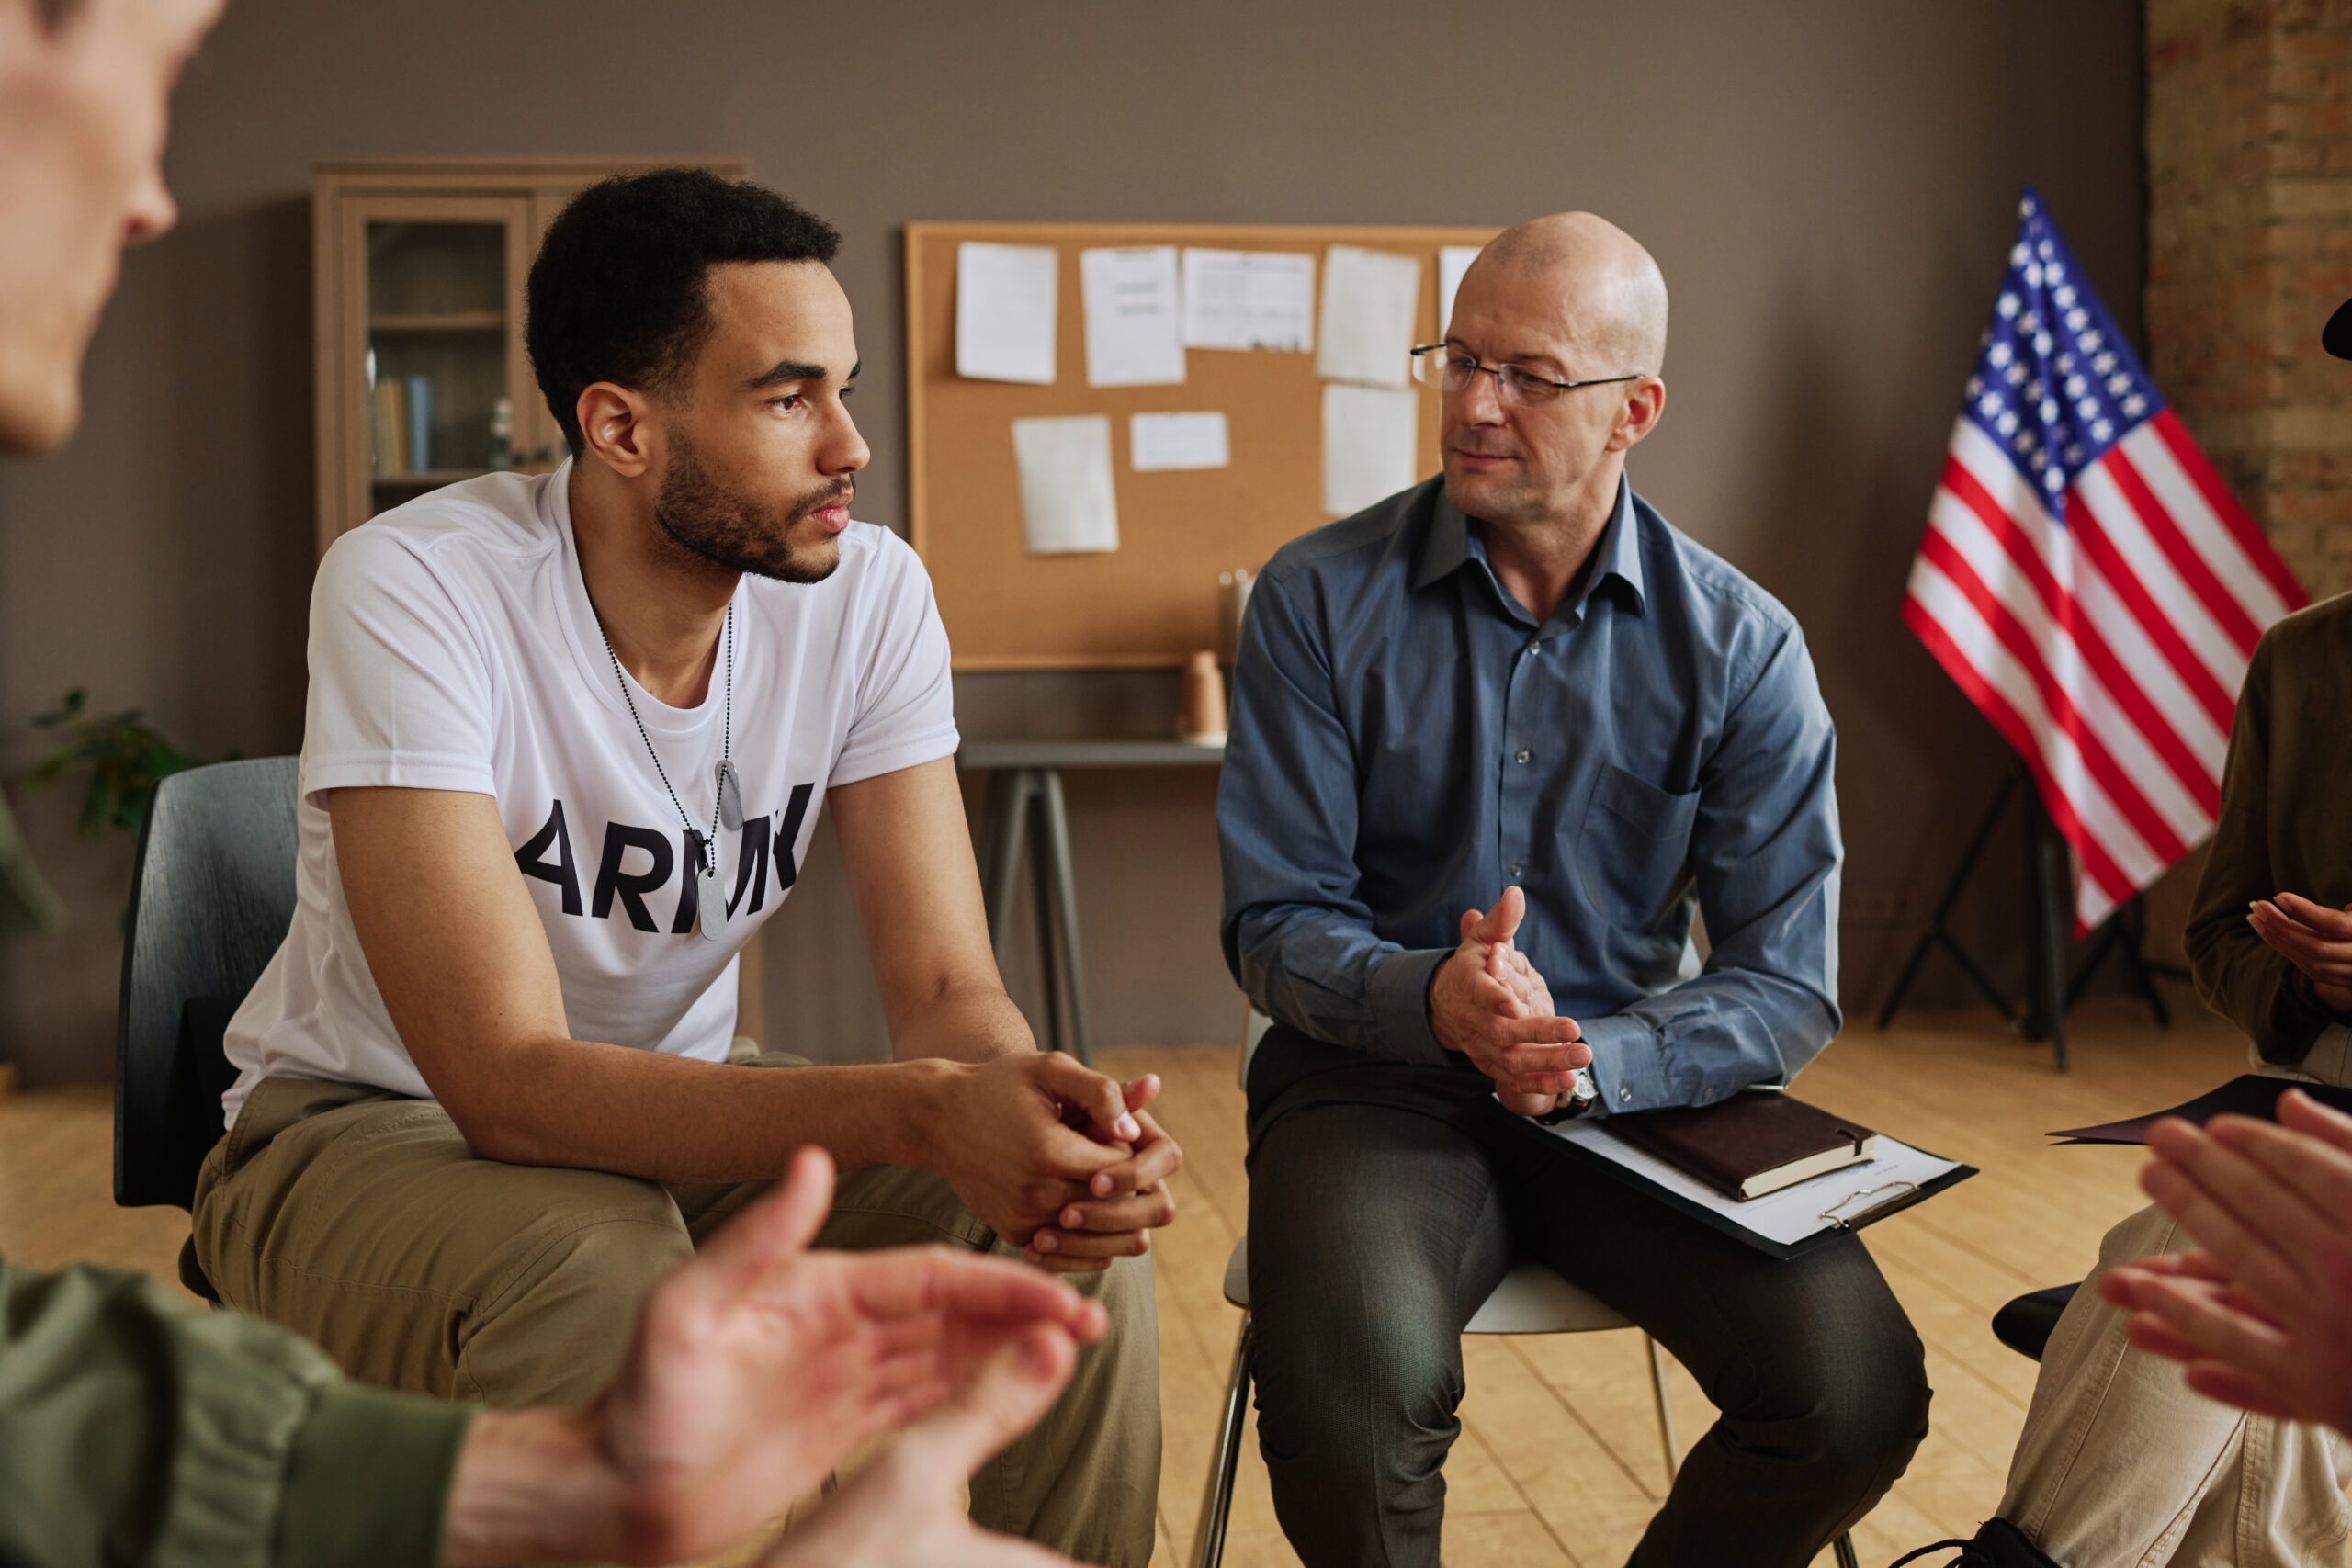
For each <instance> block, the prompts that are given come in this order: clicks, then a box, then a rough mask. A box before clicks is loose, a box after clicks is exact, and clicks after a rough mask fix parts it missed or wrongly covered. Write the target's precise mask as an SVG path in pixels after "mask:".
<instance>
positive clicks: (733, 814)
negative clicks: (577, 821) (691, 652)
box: [588, 599, 743, 942]
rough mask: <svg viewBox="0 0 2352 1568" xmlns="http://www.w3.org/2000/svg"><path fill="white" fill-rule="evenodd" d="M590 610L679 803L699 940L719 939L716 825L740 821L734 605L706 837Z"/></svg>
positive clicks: (735, 827)
mask: <svg viewBox="0 0 2352 1568" xmlns="http://www.w3.org/2000/svg"><path fill="white" fill-rule="evenodd" d="M588 609H589V611H590V613H591V614H593V615H594V616H595V617H596V635H597V636H598V637H603V638H604V639H605V658H607V659H609V660H612V661H613V678H614V679H615V680H616V681H617V682H620V688H621V701H622V702H624V703H626V704H628V716H629V717H630V719H632V720H633V721H635V723H636V725H637V738H638V739H639V740H642V741H644V742H645V754H646V755H647V756H649V757H650V758H652V759H653V772H654V773H655V774H657V775H658V776H659V777H660V778H661V780H662V788H663V789H665V790H667V791H669V794H670V804H671V805H673V806H674V807H677V808H678V819H679V820H680V821H682V822H684V824H685V825H686V851H687V852H688V853H689V854H691V855H692V856H693V857H694V869H693V871H692V872H691V875H692V876H693V877H694V879H695V923H696V924H698V925H699V926H700V927H701V928H702V934H703V940H704V941H706V942H717V941H718V940H719V939H720V938H721V937H724V936H725V935H726V934H727V892H726V889H725V888H723V887H721V886H719V881H718V829H719V825H720V824H721V823H724V824H725V825H726V826H727V827H728V829H729V830H731V831H741V829H742V826H743V789H742V784H741V781H740V780H738V779H737V777H736V775H735V757H734V752H735V606H734V605H733V604H729V605H728V606H727V684H726V688H725V690H726V696H725V699H724V717H723V720H722V722H721V724H720V727H719V731H718V769H717V771H716V776H715V778H714V779H713V781H712V782H713V784H714V788H713V791H712V793H713V794H714V795H716V796H717V798H716V799H715V800H713V801H712V803H711V807H710V836H709V837H708V838H705V837H704V836H703V831H702V829H700V828H697V827H695V819H694V818H692V817H689V816H687V815H686V807H685V803H684V801H681V800H680V799H679V798H678V791H677V789H676V787H675V786H674V785H673V784H671V783H670V774H669V772H668V770H666V769H665V768H663V767H662V754H661V753H660V752H659V751H656V750H654V749H653V737H652V736H650V735H649V734H647V733H646V729H645V720H644V719H643V718H642V717H641V716H639V714H638V711H637V699H636V698H635V697H632V696H630V695H629V694H628V671H625V670H623V669H622V668H621V656H620V655H619V654H617V653H615V652H614V651H613V634H612V633H610V632H608V631H606V630H605V613H604V612H603V611H602V610H599V609H597V608H596V602H595V601H594V600H593V599H592V600H590V601H589V602H588Z"/></svg>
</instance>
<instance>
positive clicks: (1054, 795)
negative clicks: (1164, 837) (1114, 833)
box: [1037, 768, 1094, 1067]
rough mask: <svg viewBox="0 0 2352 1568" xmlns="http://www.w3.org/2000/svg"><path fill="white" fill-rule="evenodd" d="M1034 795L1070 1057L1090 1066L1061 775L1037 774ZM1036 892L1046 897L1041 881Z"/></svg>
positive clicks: (1075, 888)
mask: <svg viewBox="0 0 2352 1568" xmlns="http://www.w3.org/2000/svg"><path fill="white" fill-rule="evenodd" d="M1037 783H1038V794H1039V797H1040V799H1041V800H1042V801H1043V803H1044V807H1045V817H1046V822H1045V840H1046V862H1047V866H1048V869H1049V870H1050V872H1051V874H1052V875H1053V889H1052V897H1053V902H1054V907H1055V908H1054V913H1055V924H1056V925H1057V926H1058V927H1059V928H1060V931H1061V944H1062V945H1061V969H1062V981H1063V983H1064V984H1065V985H1066V986H1068V987H1069V1042H1070V1055H1074V1056H1076V1057H1077V1058H1078V1059H1079V1062H1080V1065H1082V1066H1089V1067H1091V1066H1093V1065H1094V1033H1093V1029H1092V1026H1091V1023H1090V1022H1089V1021H1088V1018H1087V1008H1086V959H1085V957H1084V955H1083V954H1082V953H1080V949H1079V941H1078V874H1077V872H1076V871H1075V870H1074V869H1073V868H1072V866H1071V864H1070V853H1069V807H1068V806H1066V805H1064V804H1063V801H1062V775H1061V773H1060V772H1059V770H1057V769H1054V768H1047V769H1046V770H1045V771H1044V772H1043V773H1040V774H1039V775H1038V781H1037ZM1037 886H1038V893H1039V896H1040V897H1044V896H1045V895H1046V886H1045V881H1044V878H1042V877H1041V878H1039V879H1038V885H1037Z"/></svg>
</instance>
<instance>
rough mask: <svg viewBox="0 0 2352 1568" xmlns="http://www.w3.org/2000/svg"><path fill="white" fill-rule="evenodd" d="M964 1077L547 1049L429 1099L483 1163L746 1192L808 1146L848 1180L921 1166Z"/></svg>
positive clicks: (440, 1089)
mask: <svg viewBox="0 0 2352 1568" xmlns="http://www.w3.org/2000/svg"><path fill="white" fill-rule="evenodd" d="M966 1070H967V1069H966V1068H964V1067H961V1066H958V1065H956V1064H955V1063H951V1062H942V1061H936V1060H931V1061H920V1062H898V1063H883V1064H876V1065H872V1066H812V1067H795V1068H782V1069H779V1068H767V1067H752V1066H731V1065H728V1064H722V1063H717V1062H702V1061H695V1060H692V1059H689V1058H685V1057H681V1056H668V1055H661V1054H660V1053H658V1052H652V1051H632V1050H628V1049H625V1048H623V1047H621V1046H618V1045H605V1044H597V1043H592V1042H588V1041H582V1040H550V1041H545V1042H526V1043H515V1044H509V1045H505V1046H503V1047H501V1048H500V1060H499V1062H498V1063H497V1065H496V1066H495V1067H494V1068H492V1069H489V1070H481V1069H477V1071H476V1073H475V1074H474V1075H472V1077H471V1080H470V1081H469V1082H468V1083H467V1084H465V1085H464V1086H463V1087H462V1088H460V1087H458V1086H455V1085H446V1084H438V1083H436V1084H435V1090H436V1093H438V1094H439V1097H440V1100H441V1104H442V1108H443V1109H444V1110H446V1111H448V1112H449V1114H450V1116H451V1118H452V1119H453V1120H455V1121H456V1122H457V1123H458V1131H459V1132H461V1133H463V1134H465V1136H466V1141H467V1143H468V1144H469V1145H472V1147H473V1150H474V1152H475V1153H476V1154H478V1155H481V1156H484V1157H487V1158H491V1159H499V1160H504V1161H507V1162H509V1163H510V1164H515V1165H557V1166H572V1167H577V1168H582V1169H586V1170H606V1171H612V1172H614V1173H616V1174H617V1175H622V1176H637V1177H643V1178H645V1179H648V1180H652V1181H752V1180H764V1179H773V1178H775V1177H779V1176H781V1175H783V1174H784V1168H785V1165H786V1162H787V1161H788V1160H789V1159H790V1158H791V1156H792V1152H793V1151H794V1150H795V1149H797V1148H799V1147H801V1146H802V1145H806V1144H817V1145H822V1146H823V1147H824V1148H825V1149H826V1150H828V1151H829V1152H830V1153H831V1155H832V1156H833V1160H834V1163H836V1164H837V1165H839V1166H840V1167H841V1168H843V1169H844V1170H855V1169H862V1168H866V1167H869V1166H877V1165H908V1166H918V1167H920V1166H924V1165H926V1164H927V1161H926V1159H925V1154H926V1151H927V1149H928V1147H929V1146H930V1139H929V1137H928V1135H927V1131H926V1130H927V1129H928V1127H929V1126H931V1125H932V1123H933V1119H934V1112H935V1111H936V1109H937V1107H938V1106H939V1105H940V1104H941V1103H942V1101H943V1100H944V1097H945V1096H946V1095H947V1094H948V1093H950V1092H952V1089H951V1084H952V1081H953V1080H954V1079H955V1078H956V1077H958V1076H959V1075H960V1074H961V1073H963V1072H965V1071H966ZM427 1076H428V1078H430V1077H431V1075H429V1074H428V1075H427Z"/></svg>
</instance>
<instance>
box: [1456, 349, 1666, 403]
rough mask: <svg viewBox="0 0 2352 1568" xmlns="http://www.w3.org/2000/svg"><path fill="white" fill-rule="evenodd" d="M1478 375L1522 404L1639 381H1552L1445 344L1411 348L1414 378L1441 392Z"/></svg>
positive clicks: (1636, 378) (1500, 395)
mask: <svg viewBox="0 0 2352 1568" xmlns="http://www.w3.org/2000/svg"><path fill="white" fill-rule="evenodd" d="M1481 375H1486V376H1492V377H1493V378H1495V392H1496V396H1497V397H1498V398H1500V399H1501V400H1503V401H1504V402H1506V403H1510V404H1513V405H1516V406H1521V407H1524V406H1527V405H1530V404H1533V403H1547V402H1550V401H1551V400H1553V399H1554V398H1556V397H1558V396H1559V395H1560V394H1561V393H1562V392H1573V391H1575V390H1576V389H1577V388H1578V387H1607V386H1611V385H1613V384H1615V383H1616V382H1619V381H1639V380H1641V379H1642V377H1641V376H1640V375H1638V374H1636V375H1632V376H1600V377H1596V378H1593V379H1592V380H1589V381H1555V380H1553V379H1552V378H1550V377H1549V376H1538V375H1537V374H1536V373H1535V372H1534V371H1532V370H1530V369H1527V368H1525V367H1522V366H1518V365H1481V364H1479V363H1478V362H1477V361H1476V360H1475V359H1473V358H1471V357H1470V356H1469V355H1466V354H1464V353H1463V352H1462V351H1461V350H1460V349H1458V348H1454V347H1453V346H1451V345H1450V344H1442V343H1430V344H1422V345H1421V346H1420V347H1419V348H1416V349H1415V350H1413V379H1414V380H1416V381H1419V382H1420V383H1421V384H1422V385H1423V386H1425V387H1435V388H1437V389H1439V390H1440V391H1444V392H1459V391H1461V390H1462V389H1464V388H1466V387H1468V386H1469V385H1470V383H1471V381H1472V380H1474V379H1475V378H1477V377H1479V376H1481Z"/></svg>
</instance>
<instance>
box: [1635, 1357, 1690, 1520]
mask: <svg viewBox="0 0 2352 1568" xmlns="http://www.w3.org/2000/svg"><path fill="white" fill-rule="evenodd" d="M1642 1348H1644V1349H1645V1350H1647V1351H1648V1352H1649V1356H1650V1397H1651V1398H1652V1399H1654V1400H1656V1401H1657V1442H1658V1447H1659V1448H1660V1449H1662V1450H1665V1453H1666V1479H1667V1480H1668V1482H1669V1483H1671V1482H1672V1481H1673V1480H1674V1474H1675V1472H1677V1471H1679V1470H1680V1469H1681V1468H1682V1461H1681V1458H1680V1455H1681V1453H1682V1444H1681V1442H1680V1441H1679V1439H1678V1438H1676V1436H1675V1433H1674V1404H1673V1401H1671V1400H1670V1399H1668V1397H1667V1393H1666V1347H1665V1346H1663V1345H1660V1344H1659V1343H1658V1342H1657V1340H1655V1339H1653V1338H1651V1337H1649V1336H1648V1335H1646V1334H1645V1335H1643V1336H1642Z"/></svg>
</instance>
